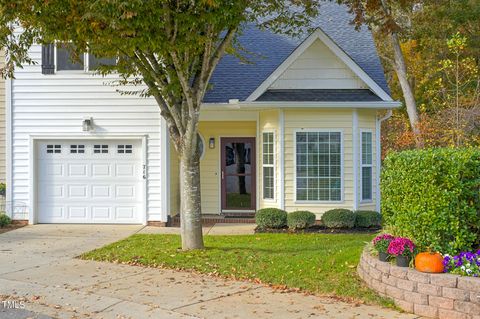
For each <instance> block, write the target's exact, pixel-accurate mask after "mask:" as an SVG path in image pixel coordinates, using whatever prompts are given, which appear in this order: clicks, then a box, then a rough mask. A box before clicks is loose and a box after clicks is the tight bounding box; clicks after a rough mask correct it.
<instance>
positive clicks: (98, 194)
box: [92, 185, 112, 199]
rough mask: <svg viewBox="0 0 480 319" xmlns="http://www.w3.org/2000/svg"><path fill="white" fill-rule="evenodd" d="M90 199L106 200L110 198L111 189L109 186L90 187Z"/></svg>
mask: <svg viewBox="0 0 480 319" xmlns="http://www.w3.org/2000/svg"><path fill="white" fill-rule="evenodd" d="M92 198H94V199H96V198H99V199H106V198H112V188H111V186H110V185H92Z"/></svg>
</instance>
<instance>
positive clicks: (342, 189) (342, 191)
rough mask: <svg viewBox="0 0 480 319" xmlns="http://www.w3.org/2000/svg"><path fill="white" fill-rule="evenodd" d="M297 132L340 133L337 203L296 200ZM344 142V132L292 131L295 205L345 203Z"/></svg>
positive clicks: (338, 130)
mask: <svg viewBox="0 0 480 319" xmlns="http://www.w3.org/2000/svg"><path fill="white" fill-rule="evenodd" d="M299 132H322V133H324V132H328V133H340V200H338V201H331V200H328V201H323V200H297V133H299ZM344 148H345V142H344V130H343V129H341V128H338V129H334V128H332V129H323V128H299V129H294V130H293V152H294V153H293V192H294V195H295V196H294V203H295V204H343V203H344V202H345V182H344V179H345V178H344V173H345V162H344V158H345V154H344V153H345V152H344Z"/></svg>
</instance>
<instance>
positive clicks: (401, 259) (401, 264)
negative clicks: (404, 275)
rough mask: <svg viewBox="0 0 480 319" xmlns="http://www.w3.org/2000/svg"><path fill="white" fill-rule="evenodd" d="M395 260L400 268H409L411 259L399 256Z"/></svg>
mask: <svg viewBox="0 0 480 319" xmlns="http://www.w3.org/2000/svg"><path fill="white" fill-rule="evenodd" d="M395 259H396V262H397V266H398V267H408V265H410V257H406V256H397V257H396V258H395Z"/></svg>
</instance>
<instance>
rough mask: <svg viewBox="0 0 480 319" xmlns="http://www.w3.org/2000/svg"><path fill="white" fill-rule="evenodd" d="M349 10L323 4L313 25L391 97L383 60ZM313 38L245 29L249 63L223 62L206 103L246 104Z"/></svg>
mask: <svg viewBox="0 0 480 319" xmlns="http://www.w3.org/2000/svg"><path fill="white" fill-rule="evenodd" d="M351 20H352V16H351V15H350V14H349V13H348V11H347V8H346V7H345V6H343V5H339V4H336V3H333V2H323V3H322V4H321V7H320V14H319V16H318V17H317V18H316V19H315V21H313V22H312V24H313V27H316V28H320V29H321V30H322V31H323V32H322V33H325V34H326V35H327V36H328V38H330V39H331V40H332V41H333V42H334V43H335V44H336V46H338V47H339V48H340V49H341V50H342V51H343V52H344V53H345V54H346V55H347V56H348V57H349V58H350V59H351V60H352V61H353V62H354V63H355V64H356V65H357V66H358V67H359V68H360V69H361V70H362V72H364V73H365V74H366V75H368V77H369V78H371V79H372V80H373V81H374V82H375V84H376V85H378V87H380V88H381V89H382V90H383V91H384V92H386V94H387V95H389V94H390V91H389V89H388V85H387V82H386V80H385V75H384V72H383V68H382V65H381V63H380V59H379V58H378V54H377V51H376V48H375V44H374V42H373V38H372V35H371V33H370V31H369V30H368V29H367V28H366V27H364V28H362V29H361V30H360V31H356V30H355V28H354V26H353V25H351V24H350V21H351ZM308 36H310V35H308V34H307V35H306V36H304V37H303V38H298V37H297V38H293V37H289V36H286V35H282V34H275V33H272V32H271V31H268V30H259V29H258V28H257V27H256V26H254V25H253V24H248V25H246V26H245V27H244V28H243V30H242V34H241V35H240V36H239V39H238V40H239V42H240V44H241V45H242V46H243V47H244V48H245V49H246V51H247V54H246V57H247V60H248V62H249V63H246V62H243V61H240V60H239V59H238V58H236V57H233V56H231V55H226V56H224V57H223V58H222V60H221V61H220V63H219V65H218V66H217V68H216V69H215V71H214V74H213V75H212V78H211V80H210V85H211V89H210V90H209V91H207V94H206V96H205V98H204V102H205V103H227V102H228V100H230V99H238V100H240V101H245V100H246V99H247V98H248V97H249V96H250V95H251V94H252V93H253V92H254V91H255V90H256V89H257V88H258V87H259V86H260V85H261V84H262V83H263V82H264V81H265V80H266V79H267V78H268V77H269V76H270V75H271V74H272V73H273V72H274V71H275V70H276V69H277V68H278V67H279V66H280V65H281V64H282V63H283V62H284V61H285V60H286V59H287V58H288V57H289V56H290V55H291V54H292V53H293V52H294V51H295V50H296V49H297V48H298V47H299V45H301V43H302V42H303V41H304V40H305V39H306V38H308Z"/></svg>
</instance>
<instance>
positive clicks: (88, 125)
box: [82, 117, 93, 132]
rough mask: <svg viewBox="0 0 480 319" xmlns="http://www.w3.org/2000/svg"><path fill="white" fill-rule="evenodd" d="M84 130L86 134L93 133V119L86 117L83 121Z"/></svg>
mask: <svg viewBox="0 0 480 319" xmlns="http://www.w3.org/2000/svg"><path fill="white" fill-rule="evenodd" d="M82 130H83V131H84V132H90V131H93V119H92V118H91V117H86V118H84V119H83V122H82Z"/></svg>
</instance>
